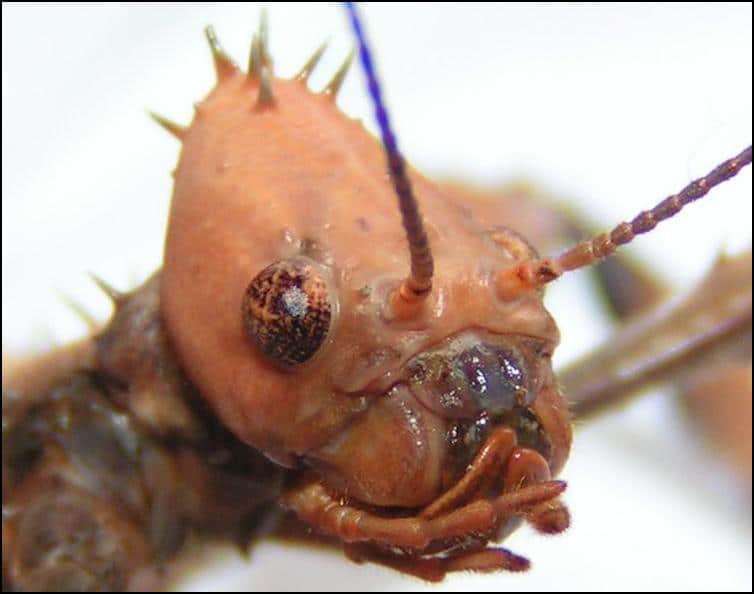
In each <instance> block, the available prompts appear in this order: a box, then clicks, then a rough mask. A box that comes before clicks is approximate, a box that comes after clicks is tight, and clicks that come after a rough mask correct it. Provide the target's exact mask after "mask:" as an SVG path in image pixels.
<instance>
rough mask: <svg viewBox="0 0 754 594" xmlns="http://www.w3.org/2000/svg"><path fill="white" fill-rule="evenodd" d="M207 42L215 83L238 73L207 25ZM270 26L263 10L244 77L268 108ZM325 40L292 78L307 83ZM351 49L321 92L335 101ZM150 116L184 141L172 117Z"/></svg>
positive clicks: (270, 102)
mask: <svg viewBox="0 0 754 594" xmlns="http://www.w3.org/2000/svg"><path fill="white" fill-rule="evenodd" d="M204 33H205V35H206V37H207V42H208V43H209V47H210V51H211V52H212V59H213V61H214V64H215V73H216V75H217V80H218V82H222V81H223V80H226V79H227V78H229V77H231V76H233V75H235V74H236V73H237V72H238V66H237V65H236V63H235V62H234V61H233V60H232V59H231V58H230V56H228V54H227V53H226V52H225V50H223V48H222V46H221V45H220V42H219V41H218V39H217V35H216V34H215V30H214V29H213V28H212V27H211V26H209V27H207V28H206V29H205V30H204ZM268 40H269V28H268V25H267V14H266V12H262V16H261V18H260V20H259V29H258V30H257V32H256V33H254V35H253V36H252V39H251V49H250V51H249V61H248V68H247V71H246V78H247V80H249V81H251V82H253V83H254V84H258V85H259V94H258V95H257V102H256V107H257V108H261V109H264V108H268V107H273V106H274V105H275V94H274V93H273V90H272V76H273V68H272V58H271V56H270V51H269V41H268ZM327 45H328V44H327V42H325V43H323V44H321V45H320V46H319V47H318V48H317V49H316V50H315V51H314V53H313V54H312V55H311V57H310V58H309V59H308V60H307V61H306V63H305V64H304V65H303V67H302V68H301V69H300V70H299V71H298V73H296V75H295V76H294V77H293V79H294V80H298V81H301V82H302V83H304V84H306V83H307V82H308V80H309V76H310V75H311V74H312V72H313V71H314V69H315V68H316V66H317V64H318V63H319V60H320V58H321V57H322V54H324V52H325V50H326V49H327ZM353 58H354V52H353V51H352V52H351V53H349V54H348V56H347V57H346V59H345V60H344V61H343V64H342V65H341V66H340V68H338V70H337V71H336V72H335V74H334V75H333V77H332V78H331V79H330V82H329V83H327V85H325V87H324V89H322V94H324V95H326V96H329V97H331V98H332V99H333V101H334V100H335V98H336V97H337V95H338V91H339V90H340V87H341V86H342V84H343V80H344V79H345V77H346V74H348V70H349V68H350V66H351V63H352V62H353ZM149 115H150V116H151V117H152V119H153V120H154V121H155V122H157V123H158V124H159V125H160V126H162V128H164V129H165V130H167V131H168V132H170V134H171V135H173V136H175V137H176V138H177V139H178V140H181V141H182V140H183V139H184V137H185V135H186V131H187V128H186V127H185V126H181V125H180V124H176V123H175V122H173V121H172V120H170V119H168V118H166V117H164V116H161V115H159V114H157V113H154V112H149Z"/></svg>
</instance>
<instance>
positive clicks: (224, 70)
mask: <svg viewBox="0 0 754 594" xmlns="http://www.w3.org/2000/svg"><path fill="white" fill-rule="evenodd" d="M204 34H205V35H206V36H207V42H208V43H209V47H210V49H211V50H212V58H213V60H214V61H215V72H217V80H219V81H220V80H223V79H225V78H227V77H229V76H230V75H231V74H233V73H234V72H235V71H236V70H237V67H236V65H235V64H234V63H233V60H231V59H230V58H229V57H228V55H227V54H226V53H225V52H224V51H223V48H222V47H220V42H219V41H218V40H217V35H216V34H215V30H214V29H213V28H212V26H211V25H210V26H209V27H207V28H206V29H204Z"/></svg>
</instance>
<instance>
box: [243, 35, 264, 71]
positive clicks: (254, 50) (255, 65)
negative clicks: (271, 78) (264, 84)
mask: <svg viewBox="0 0 754 594" xmlns="http://www.w3.org/2000/svg"><path fill="white" fill-rule="evenodd" d="M261 72H262V47H261V45H260V44H259V36H258V35H257V34H256V33H255V34H254V35H253V36H252V37H251V50H249V69H248V71H247V74H246V78H248V79H249V80H257V79H258V78H259V75H260V73H261Z"/></svg>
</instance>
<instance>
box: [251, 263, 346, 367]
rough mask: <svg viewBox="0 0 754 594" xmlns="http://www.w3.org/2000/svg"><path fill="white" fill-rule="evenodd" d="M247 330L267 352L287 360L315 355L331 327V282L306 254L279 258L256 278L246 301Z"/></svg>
mask: <svg viewBox="0 0 754 594" xmlns="http://www.w3.org/2000/svg"><path fill="white" fill-rule="evenodd" d="M241 313H242V316H243V324H244V330H245V331H246V335H247V336H248V337H249V338H250V339H251V341H252V342H253V343H254V344H255V345H256V346H257V348H258V349H259V350H260V351H262V353H264V354H265V355H266V356H267V357H269V358H270V359H272V360H273V361H275V362H277V363H282V364H284V365H299V364H301V363H304V362H305V361H308V360H309V359H311V358H312V357H313V356H314V354H315V353H316V352H317V351H318V350H319V348H320V347H321V346H322V343H323V342H324V341H325V338H326V337H327V332H328V330H329V329H330V320H331V315H332V307H331V303H330V296H329V294H328V290H327V283H326V282H325V279H324V278H323V277H322V275H321V274H320V273H319V271H318V270H317V268H316V267H315V266H314V265H312V264H311V263H309V262H307V261H306V260H301V259H290V260H280V261H278V262H275V263H274V264H271V265H270V266H268V267H267V268H265V269H264V270H262V272H260V273H259V274H258V275H257V276H256V277H254V280H252V281H251V283H250V284H249V286H248V288H247V289H246V293H244V297H243V302H242V304H241Z"/></svg>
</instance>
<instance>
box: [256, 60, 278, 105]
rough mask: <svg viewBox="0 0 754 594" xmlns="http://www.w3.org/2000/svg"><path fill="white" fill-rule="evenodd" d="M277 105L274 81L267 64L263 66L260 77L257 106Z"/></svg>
mask: <svg viewBox="0 0 754 594" xmlns="http://www.w3.org/2000/svg"><path fill="white" fill-rule="evenodd" d="M272 105H275V95H273V94H272V83H271V77H270V71H269V69H268V68H267V67H266V66H265V67H263V68H262V72H261V75H260V77H259V96H258V97H257V107H270V106H272Z"/></svg>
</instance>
